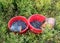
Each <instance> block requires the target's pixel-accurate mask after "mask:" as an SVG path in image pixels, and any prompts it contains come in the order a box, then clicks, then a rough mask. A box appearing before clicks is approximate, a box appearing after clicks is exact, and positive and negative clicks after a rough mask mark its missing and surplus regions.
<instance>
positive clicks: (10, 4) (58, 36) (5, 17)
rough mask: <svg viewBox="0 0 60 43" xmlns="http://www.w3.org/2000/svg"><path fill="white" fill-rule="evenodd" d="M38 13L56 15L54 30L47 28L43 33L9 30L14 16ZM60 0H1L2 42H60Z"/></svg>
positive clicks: (0, 41)
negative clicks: (10, 21) (9, 24)
mask: <svg viewBox="0 0 60 43" xmlns="http://www.w3.org/2000/svg"><path fill="white" fill-rule="evenodd" d="M35 13H38V14H42V15H44V16H46V17H54V18H55V19H56V25H55V27H54V30H49V29H48V28H46V30H45V32H44V33H42V34H34V33H32V32H31V31H30V30H28V31H27V32H26V33H25V34H22V35H21V34H14V33H13V32H10V31H9V30H8V27H7V24H8V21H9V20H10V19H11V18H12V17H14V16H19V15H21V16H25V17H26V18H27V19H28V18H29V16H31V15H33V14H35ZM59 32H60V0H0V43H60V33H59Z"/></svg>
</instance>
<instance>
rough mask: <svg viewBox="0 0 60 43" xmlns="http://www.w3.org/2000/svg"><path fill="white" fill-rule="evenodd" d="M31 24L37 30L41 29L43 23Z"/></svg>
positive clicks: (35, 22)
mask: <svg viewBox="0 0 60 43" xmlns="http://www.w3.org/2000/svg"><path fill="white" fill-rule="evenodd" d="M30 24H31V25H32V26H33V27H35V28H37V29H41V28H40V26H41V25H42V23H41V22H39V21H33V22H30Z"/></svg>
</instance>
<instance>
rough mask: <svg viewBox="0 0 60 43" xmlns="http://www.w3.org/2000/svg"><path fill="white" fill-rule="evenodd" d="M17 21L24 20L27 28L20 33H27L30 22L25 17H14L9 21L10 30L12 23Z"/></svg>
mask: <svg viewBox="0 0 60 43" xmlns="http://www.w3.org/2000/svg"><path fill="white" fill-rule="evenodd" d="M16 20H22V21H24V22H25V23H26V25H27V26H26V28H25V29H24V30H22V31H21V32H19V33H21V34H22V33H25V32H26V31H27V29H28V21H27V19H26V18H25V17H23V16H16V17H13V18H11V19H10V20H9V22H8V28H9V29H10V27H11V25H12V23H13V22H15V21H16Z"/></svg>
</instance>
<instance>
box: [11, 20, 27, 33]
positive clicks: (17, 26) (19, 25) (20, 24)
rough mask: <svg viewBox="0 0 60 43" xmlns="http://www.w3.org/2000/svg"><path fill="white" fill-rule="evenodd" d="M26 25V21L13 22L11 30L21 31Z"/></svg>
mask: <svg viewBox="0 0 60 43" xmlns="http://www.w3.org/2000/svg"><path fill="white" fill-rule="evenodd" d="M26 26H27V25H26V23H25V22H24V21H22V20H18V21H15V22H13V23H12V26H11V28H10V30H11V31H14V32H19V31H20V30H21V29H22V30H24V29H25V28H26Z"/></svg>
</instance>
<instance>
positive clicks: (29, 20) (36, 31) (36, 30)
mask: <svg viewBox="0 0 60 43" xmlns="http://www.w3.org/2000/svg"><path fill="white" fill-rule="evenodd" d="M45 19H46V17H45V16H43V15H40V14H33V15H32V16H30V17H29V19H28V23H29V29H30V30H31V31H32V32H34V33H37V34H39V33H42V29H37V28H35V27H33V26H32V25H31V24H30V22H32V21H34V20H37V21H40V22H41V23H42V22H44V21H45Z"/></svg>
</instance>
